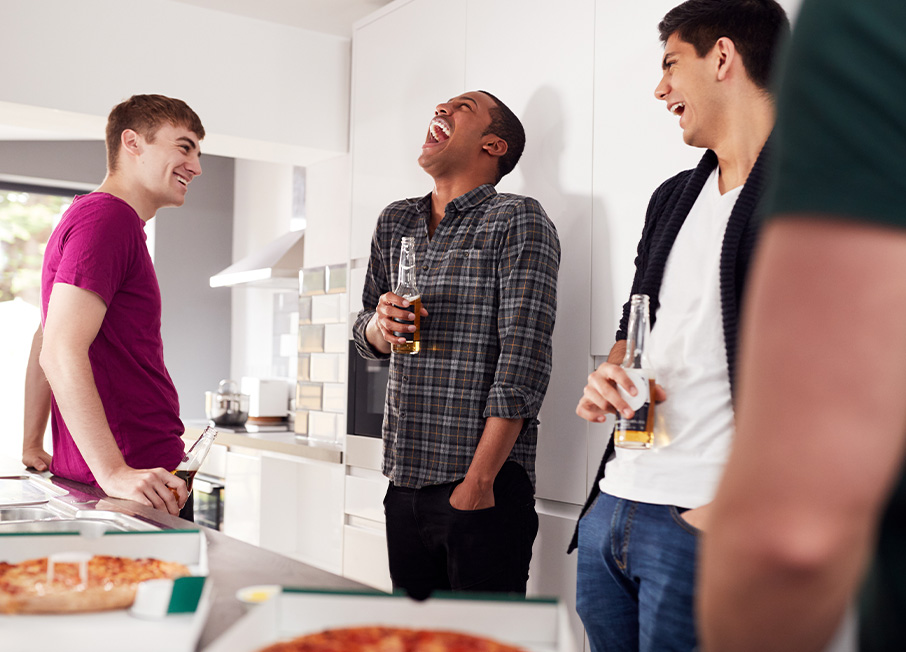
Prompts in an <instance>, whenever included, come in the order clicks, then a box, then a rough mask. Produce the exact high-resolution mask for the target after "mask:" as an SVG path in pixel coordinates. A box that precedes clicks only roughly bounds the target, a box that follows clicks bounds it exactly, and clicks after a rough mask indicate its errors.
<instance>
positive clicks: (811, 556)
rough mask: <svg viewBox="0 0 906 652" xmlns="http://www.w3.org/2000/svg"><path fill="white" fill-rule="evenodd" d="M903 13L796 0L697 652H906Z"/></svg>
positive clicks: (707, 546) (887, 7) (707, 547)
mask: <svg viewBox="0 0 906 652" xmlns="http://www.w3.org/2000/svg"><path fill="white" fill-rule="evenodd" d="M904 34H906V3H902V2H894V1H885V0H859V2H853V1H852V0H805V2H804V3H803V6H802V10H801V13H800V16H799V19H798V22H797V24H796V27H795V29H794V32H793V39H792V42H791V47H790V51H789V59H788V61H787V69H786V72H785V78H784V80H783V83H782V86H781V90H780V94H779V98H780V100H779V106H778V122H777V136H778V149H777V158H776V159H775V161H776V162H777V166H778V167H777V170H776V174H775V183H774V187H773V192H772V193H771V194H769V196H768V197H769V200H768V207H769V211H768V212H769V214H770V215H771V221H770V222H769V223H768V225H767V226H766V228H765V230H764V232H763V234H764V235H763V239H762V241H761V244H760V249H759V252H758V254H757V259H756V265H755V270H754V271H753V278H752V281H751V282H750V285H749V288H750V290H749V292H750V294H749V296H748V303H747V308H746V316H747V317H746V321H745V324H744V331H743V341H742V355H741V374H740V377H739V387H740V390H741V391H740V397H739V400H738V404H739V406H738V413H737V433H736V441H735V443H734V450H733V453H732V455H731V458H730V462H729V464H728V466H727V469H726V474H725V476H724V478H723V481H722V483H721V487H720V489H719V491H718V496H717V499H716V500H715V502H714V514H713V524H714V526H713V530H712V532H709V533H708V536H707V537H706V539H705V543H704V546H703V558H702V571H701V576H700V579H701V585H700V596H699V601H700V606H701V610H700V626H701V630H702V631H701V633H702V640H703V643H704V648H703V649H705V650H734V651H738V650H759V651H760V650H771V651H772V652H778V651H782V650H791V651H792V650H795V651H797V652H798V651H801V650H820V649H821V648H822V646H824V645H826V644H827V642H828V641H829V640H830V638H831V637H832V635H833V633H834V631H835V629H836V627H837V626H838V624H839V622H840V620H841V618H842V616H843V614H844V612H845V610H846V608H847V604H848V603H849V602H850V601H852V600H854V599H856V598H855V595H856V594H857V593H858V592H859V589H860V586H861V595H860V596H859V598H858V601H859V607H860V609H859V629H860V635H859V637H860V649H861V650H862V651H863V652H865V651H869V652H874V651H881V650H885V651H886V650H903V649H906V478H904V451H906V331H904V324H906V208H904V206H903V199H904V197H906V113H904V107H903V105H904V100H906V36H904Z"/></svg>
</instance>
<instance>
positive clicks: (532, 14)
mask: <svg viewBox="0 0 906 652" xmlns="http://www.w3.org/2000/svg"><path fill="white" fill-rule="evenodd" d="M468 8H469V10H468V12H467V14H468V24H467V32H468V45H467V48H466V86H467V87H468V88H479V89H486V90H487V91H488V92H490V93H493V94H494V95H496V96H497V97H499V98H500V100H501V101H502V102H504V103H505V104H507V106H509V107H510V108H511V109H512V110H513V111H514V112H515V113H516V115H517V116H519V119H520V120H521V121H522V123H523V126H524V127H525V133H526V143H525V152H524V153H523V155H522V158H521V159H520V160H519V164H518V165H517V166H516V169H515V170H513V172H511V173H510V174H509V175H507V176H506V177H504V178H503V179H502V180H501V182H500V183H499V184H498V186H497V189H498V190H499V191H500V192H514V193H517V194H521V195H528V196H530V197H534V198H536V199H537V200H538V201H539V202H541V205H542V206H543V207H544V210H545V212H547V214H548V217H550V219H551V221H553V223H554V225H555V226H556V227H557V233H558V235H559V238H560V248H561V259H560V273H559V284H558V288H557V322H556V326H555V328H554V335H553V350H554V355H553V367H552V369H551V379H550V385H549V387H548V391H547V396H546V397H545V399H544V404H543V406H542V407H541V413H540V414H539V416H538V418H539V420H540V421H541V427H540V430H539V435H538V455H537V460H536V464H537V476H538V482H537V487H536V493H537V495H538V497H539V498H547V499H550V500H558V501H561V502H569V503H581V502H583V501H584V499H585V477H584V475H583V473H582V471H583V470H584V468H585V459H586V424H585V422H584V421H582V420H581V419H579V418H578V417H576V403H577V401H578V400H579V397H580V396H581V395H582V391H583V389H584V387H585V379H586V377H587V375H588V366H589V341H590V338H591V335H590V324H591V309H590V302H589V294H590V293H589V276H590V274H591V258H592V250H591V247H590V246H589V242H590V240H591V232H592V210H593V207H594V203H593V201H592V197H591V195H592V141H591V138H590V137H589V135H590V134H591V133H592V127H593V114H594V104H593V93H594V85H593V82H594V52H595V42H594V18H595V2H594V0H570V2H548V1H546V0H524V1H523V2H520V3H519V11H515V12H514V11H513V3H512V1H511V0H469V4H468ZM502 25H506V29H501V26H502ZM542 35H543V36H542ZM429 309H430V308H429Z"/></svg>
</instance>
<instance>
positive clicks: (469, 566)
mask: <svg viewBox="0 0 906 652" xmlns="http://www.w3.org/2000/svg"><path fill="white" fill-rule="evenodd" d="M458 484H459V482H450V483H446V484H440V485H431V486H428V487H422V488H421V489H408V488H405V487H396V486H394V485H393V483H391V484H390V486H389V487H388V488H387V495H386V496H385V497H384V514H385V515H386V518H387V550H388V553H389V558H390V578H391V580H392V581H393V587H394V588H401V589H405V590H406V592H407V593H408V594H409V595H411V596H412V597H414V598H417V599H424V598H426V597H428V596H429V595H430V594H431V592H432V591H436V590H446V591H449V590H453V591H495V592H505V593H520V594H522V595H525V589H526V584H527V582H528V570H529V562H530V561H531V559H532V543H533V542H534V540H535V535H536V534H538V515H537V513H535V499H534V491H533V489H532V483H531V481H530V480H529V477H528V474H527V473H526V472H525V469H523V468H522V467H521V466H520V465H519V464H517V463H516V462H512V461H508V462H506V463H505V464H504V465H503V467H502V468H501V469H500V472H499V473H498V474H497V478H496V479H495V480H494V506H493V507H489V508H487V509H479V510H474V511H463V510H458V509H454V508H453V507H451V506H450V494H451V493H453V489H454V488H455V487H456V485H458Z"/></svg>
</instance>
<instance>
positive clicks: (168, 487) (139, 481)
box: [96, 466, 189, 516]
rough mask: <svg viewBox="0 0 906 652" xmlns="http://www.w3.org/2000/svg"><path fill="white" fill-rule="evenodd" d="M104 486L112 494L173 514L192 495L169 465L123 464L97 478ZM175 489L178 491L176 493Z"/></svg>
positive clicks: (175, 514)
mask: <svg viewBox="0 0 906 652" xmlns="http://www.w3.org/2000/svg"><path fill="white" fill-rule="evenodd" d="M96 479H97V481H98V484H99V485H101V489H103V490H104V492H105V493H106V494H107V495H108V496H110V497H111V498H126V499H128V500H134V501H135V502H137V503H141V504H142V505H150V506H151V507H153V508H154V509H159V510H161V511H163V512H169V513H170V514H172V515H173V516H177V515H178V514H179V510H180V509H182V507H183V506H184V505H185V504H186V501H187V500H188V499H189V492H188V490H187V489H186V483H185V482H184V481H183V480H182V478H177V477H176V476H175V475H173V474H172V473H170V472H169V471H167V470H166V469H162V468H159V467H158V468H156V469H133V468H132V467H129V466H124V467H122V469H120V470H118V471H116V472H113V473H111V474H109V475H107V476H106V477H104V478H99V477H98V478H96ZM174 491H175V494H176V495H174Z"/></svg>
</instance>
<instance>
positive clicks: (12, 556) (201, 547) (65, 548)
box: [0, 530, 212, 652]
mask: <svg viewBox="0 0 906 652" xmlns="http://www.w3.org/2000/svg"><path fill="white" fill-rule="evenodd" d="M59 553H90V554H92V555H115V556H120V557H132V558H135V559H141V558H147V557H153V558H156V559H161V560H165V561H172V562H179V563H181V564H184V565H186V566H187V567H188V568H189V571H190V572H191V574H192V577H188V578H181V579H178V580H175V581H173V582H172V583H170V582H169V581H168V580H164V581H156V582H157V584H156V585H155V586H154V587H153V588H154V589H155V590H153V591H145V590H143V589H142V588H140V589H139V594H138V597H137V599H136V606H139V598H140V599H141V605H142V609H140V610H139V611H140V612H141V613H142V615H141V616H139V615H136V614H135V613H133V610H129V609H119V610H114V611H105V612H97V613H75V614H60V615H56V614H48V615H45V614H40V615H39V614H17V615H5V614H0V641H2V643H0V647H2V649H4V650H28V651H29V652H38V651H41V650H47V651H48V652H50V651H53V652H58V651H59V650H66V652H82V651H84V652H103V651H107V650H109V651H111V652H113V651H116V652H121V651H122V650H130V651H134V652H143V651H145V650H148V651H151V650H154V651H155V652H159V651H160V650H167V652H177V651H185V652H194V650H195V648H196V645H197V643H198V638H199V636H200V634H201V630H202V628H203V627H204V624H205V619H206V618H207V614H208V611H209V609H210V606H211V591H212V589H211V582H210V581H207V575H208V558H207V543H206V541H205V538H204V534H203V533H202V532H201V531H200V530H160V531H154V532H107V533H105V534H104V535H103V536H100V537H97V536H94V537H86V536H82V535H80V534H79V533H77V532H71V533H53V534H48V533H29V534H24V533H4V534H0V561H5V562H9V563H18V562H21V561H25V560H28V559H36V558H40V557H49V556H50V555H57V554H59ZM147 584H154V583H147ZM161 584H163V586H161ZM168 584H169V586H167V585H168ZM140 586H143V585H140ZM149 588H151V587H149ZM160 589H164V590H163V591H161V590H160Z"/></svg>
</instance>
